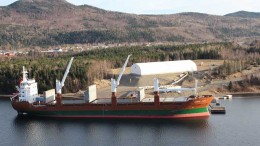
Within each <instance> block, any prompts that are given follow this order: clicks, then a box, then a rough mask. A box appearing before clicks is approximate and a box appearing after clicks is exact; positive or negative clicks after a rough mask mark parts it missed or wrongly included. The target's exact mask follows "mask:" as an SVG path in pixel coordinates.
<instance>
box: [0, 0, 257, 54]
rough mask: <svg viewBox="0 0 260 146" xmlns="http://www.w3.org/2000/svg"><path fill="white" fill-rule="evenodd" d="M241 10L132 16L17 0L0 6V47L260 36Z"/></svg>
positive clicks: (49, 0) (61, 1) (60, 0)
mask: <svg viewBox="0 0 260 146" xmlns="http://www.w3.org/2000/svg"><path fill="white" fill-rule="evenodd" d="M244 13H245V12H240V13H239V15H236V16H238V17H233V16H234V14H232V15H226V16H215V15H207V14H201V13H180V14H173V15H135V14H126V13H119V12H112V11H105V10H102V9H98V8H95V7H91V6H87V5H83V6H75V5H72V4H70V3H68V2H67V1H65V0H33V1H31V0H19V1H17V2H15V3H13V4H11V5H9V6H6V7H0V19H1V21H0V46H1V47H4V48H7V49H8V48H9V49H10V48H20V47H32V46H41V47H45V46H53V45H62V44H78V43H79V44H97V43H111V44H112V43H131V42H182V43H184V42H185V43H193V42H220V41H232V40H237V39H243V38H254V39H255V38H259V37H260V27H259V26H260V19H259V17H243V16H244V15H242V14H244ZM252 15H253V14H252ZM256 15H257V16H258V13H256ZM254 16H255V15H254Z"/></svg>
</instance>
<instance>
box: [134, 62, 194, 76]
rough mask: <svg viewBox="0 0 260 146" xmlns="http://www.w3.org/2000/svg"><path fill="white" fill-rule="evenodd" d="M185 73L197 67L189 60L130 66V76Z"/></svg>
mask: <svg viewBox="0 0 260 146" xmlns="http://www.w3.org/2000/svg"><path fill="white" fill-rule="evenodd" d="M187 71H188V72H193V71H197V65H196V64H195V63H194V62H193V61H191V60H179V61H164V62H147V63H135V64H133V65H132V66H131V74H134V75H139V76H142V75H154V74H167V73H181V72H187Z"/></svg>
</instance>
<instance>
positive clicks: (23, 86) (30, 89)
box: [18, 66, 39, 103]
mask: <svg viewBox="0 0 260 146" xmlns="http://www.w3.org/2000/svg"><path fill="white" fill-rule="evenodd" d="M27 73H28V72H27V71H26V70H25V68H24V66H23V80H22V81H21V83H20V85H19V86H20V87H19V88H18V89H19V93H20V96H19V101H28V102H29V103H33V102H35V101H36V97H39V95H38V87H37V82H35V80H34V79H28V78H27Z"/></svg>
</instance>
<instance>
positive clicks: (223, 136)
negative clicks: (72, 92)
mask: <svg viewBox="0 0 260 146" xmlns="http://www.w3.org/2000/svg"><path fill="white" fill-rule="evenodd" d="M221 106H225V107H226V110H227V113H226V114H225V115H211V117H210V118H207V119H196V120H191V119H188V120H150V119H149V120H140V119H138V120H136V119H124V120H111V119H110V120H107V119H99V120H98V119H96V120H91V119H52V118H33V117H26V116H25V117H20V116H17V113H16V111H14V110H13V109H12V107H11V105H10V101H9V100H6V99H0V130H1V132H0V145H1V146H5V145H7V146H9V145H19V146H20V145H21V146H23V145H24V146H25V145H26V146H27V145H37V146H38V145H40V146H41V145H55V146H63V145H70V146H71V145H73V146H74V145H76V146H77V145H79V146H82V145H88V146H102V145H105V146H110V145H111V146H118V145H122V146H135V145H142V146H151V145H158V146H159V145H164V146H168V145H169V146H170V145H192V146H201V145H206V146H207V145H208V146H212V145H214V146H215V145H247V146H248V145H260V139H259V137H260V97H257V96H252V97H246V98H242V97H238V98H233V99H232V100H221Z"/></svg>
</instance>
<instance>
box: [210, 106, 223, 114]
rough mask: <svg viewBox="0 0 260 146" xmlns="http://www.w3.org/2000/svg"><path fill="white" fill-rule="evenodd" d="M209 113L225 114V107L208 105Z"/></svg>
mask: <svg viewBox="0 0 260 146" xmlns="http://www.w3.org/2000/svg"><path fill="white" fill-rule="evenodd" d="M210 112H211V114H225V113H226V109H225V107H220V106H212V105H210Z"/></svg>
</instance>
